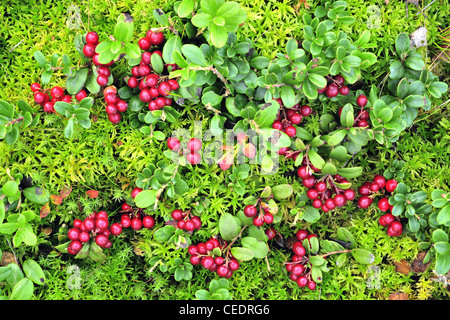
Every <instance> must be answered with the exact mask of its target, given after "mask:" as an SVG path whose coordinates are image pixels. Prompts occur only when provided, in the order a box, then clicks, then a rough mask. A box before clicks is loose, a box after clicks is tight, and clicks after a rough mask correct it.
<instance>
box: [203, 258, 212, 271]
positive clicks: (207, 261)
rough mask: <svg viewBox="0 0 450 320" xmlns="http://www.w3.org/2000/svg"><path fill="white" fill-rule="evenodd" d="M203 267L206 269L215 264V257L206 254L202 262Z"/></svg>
mask: <svg viewBox="0 0 450 320" xmlns="http://www.w3.org/2000/svg"><path fill="white" fill-rule="evenodd" d="M201 264H202V266H203V268H205V269H209V268H211V267H212V266H213V264H214V259H213V257H211V256H206V257H204V258H203V260H202V262H201Z"/></svg>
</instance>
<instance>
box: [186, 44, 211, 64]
mask: <svg viewBox="0 0 450 320" xmlns="http://www.w3.org/2000/svg"><path fill="white" fill-rule="evenodd" d="M181 52H182V53H183V55H184V56H185V57H186V58H187V59H188V60H189V61H191V62H193V63H195V64H197V65H199V66H202V67H206V66H207V65H208V62H207V61H206V59H205V56H204V54H203V52H202V50H201V49H200V48H199V47H197V46H195V45H193V44H185V45H183V46H182V47H181Z"/></svg>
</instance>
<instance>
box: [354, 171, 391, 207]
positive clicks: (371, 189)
mask: <svg viewBox="0 0 450 320" xmlns="http://www.w3.org/2000/svg"><path fill="white" fill-rule="evenodd" d="M396 188H397V181H396V180H394V179H392V180H388V181H386V179H385V178H384V177H383V176H382V175H375V177H374V178H373V180H372V181H366V182H364V183H363V185H362V186H360V187H359V189H358V193H359V195H361V197H360V198H359V199H358V207H360V208H361V209H367V208H368V207H369V206H370V205H371V204H372V202H373V199H374V197H375V196H377V195H379V194H380V192H382V191H383V190H386V191H387V192H390V193H391V192H393V191H394V190H395V189H396ZM378 207H379V208H380V210H381V211H383V212H386V211H387V210H389V209H391V205H390V204H389V200H388V199H387V198H383V199H381V200H380V201H379V203H378Z"/></svg>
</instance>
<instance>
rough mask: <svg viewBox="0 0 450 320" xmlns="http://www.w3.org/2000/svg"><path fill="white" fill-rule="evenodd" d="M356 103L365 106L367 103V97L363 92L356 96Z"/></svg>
mask: <svg viewBox="0 0 450 320" xmlns="http://www.w3.org/2000/svg"><path fill="white" fill-rule="evenodd" d="M356 104H357V105H358V106H360V107H364V106H365V105H366V104H367V97H366V96H365V95H363V94H361V95H359V96H358V98H356Z"/></svg>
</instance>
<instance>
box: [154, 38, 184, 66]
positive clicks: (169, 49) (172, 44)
mask: <svg viewBox="0 0 450 320" xmlns="http://www.w3.org/2000/svg"><path fill="white" fill-rule="evenodd" d="M181 46H182V43H181V38H180V36H178V35H174V36H172V37H170V38H169V39H168V40H167V41H166V43H165V44H164V47H163V50H162V56H163V59H164V62H165V63H170V64H172V63H176V61H175V59H174V57H173V53H174V51H181ZM152 57H153V55H152Z"/></svg>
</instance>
